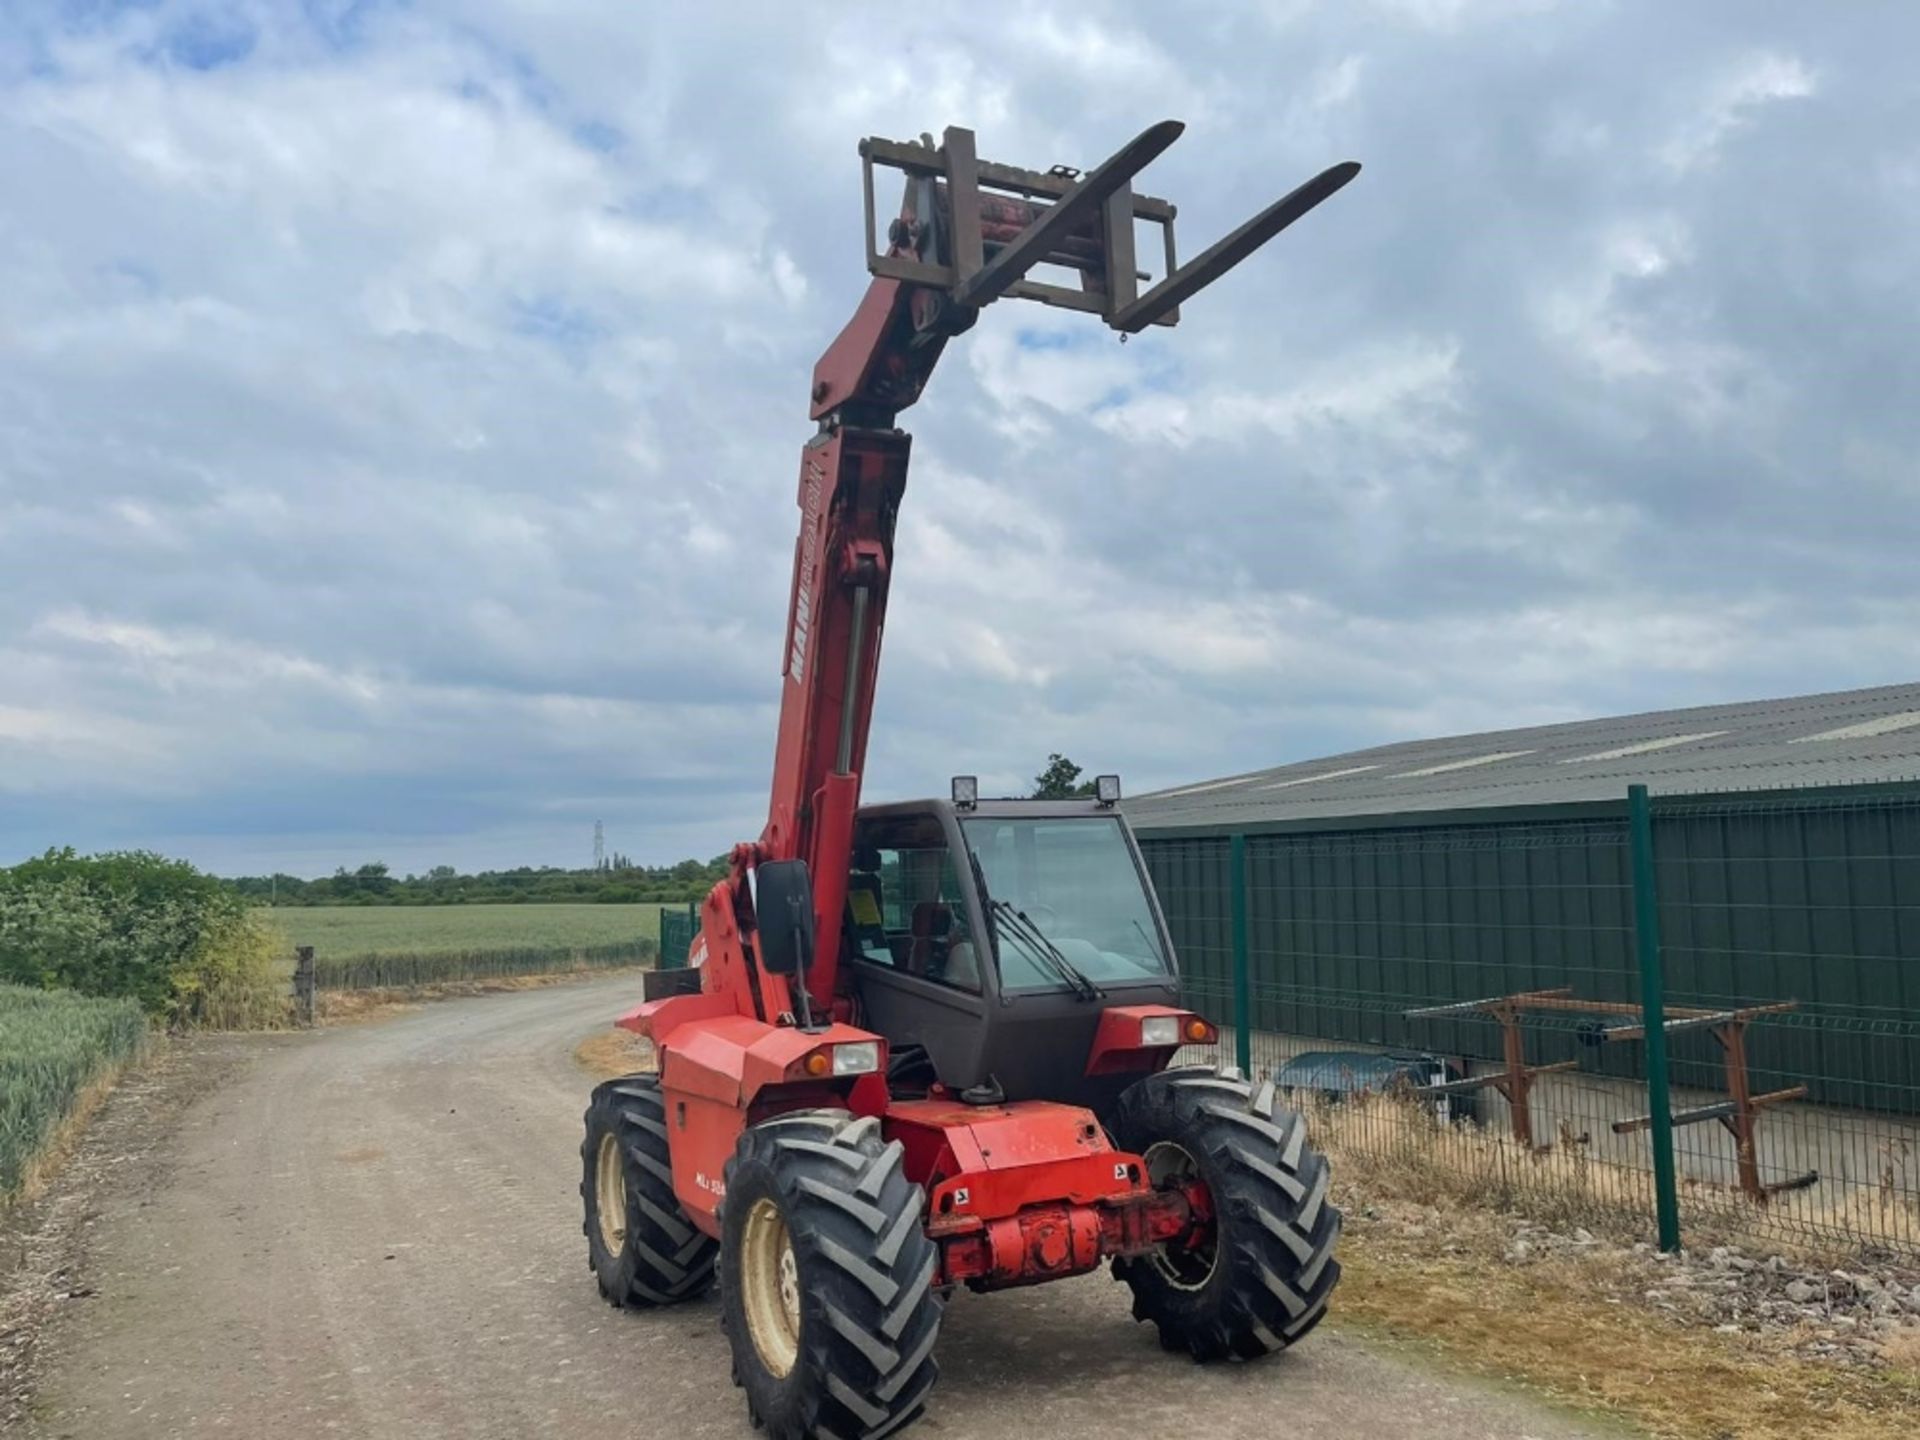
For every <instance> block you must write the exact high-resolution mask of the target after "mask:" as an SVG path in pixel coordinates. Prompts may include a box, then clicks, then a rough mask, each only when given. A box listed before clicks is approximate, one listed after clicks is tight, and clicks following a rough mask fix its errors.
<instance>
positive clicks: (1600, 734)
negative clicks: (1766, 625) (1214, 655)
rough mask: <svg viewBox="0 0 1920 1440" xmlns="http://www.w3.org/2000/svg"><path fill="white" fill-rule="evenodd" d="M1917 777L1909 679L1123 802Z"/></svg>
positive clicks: (1355, 807)
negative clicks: (1896, 683)
mask: <svg viewBox="0 0 1920 1440" xmlns="http://www.w3.org/2000/svg"><path fill="white" fill-rule="evenodd" d="M1916 776H1920V682H1917V683H1912V684H1906V685H1884V686H1880V687H1878V688H1876V689H1872V690H1843V691H1837V692H1835V693H1833V694H1828V695H1802V696H1798V697H1795V698H1792V699H1786V700H1752V701H1746V702H1744V703H1741V704H1737V705H1704V706H1700V707H1698V708H1696V709H1690V710H1661V711H1656V712H1653V713H1651V714H1645V715H1623V716H1618V717H1615V718H1611V719H1605V720H1576V721H1572V722H1570V723H1567V724H1561V725H1536V726H1532V727H1529V728H1528V729H1524V730H1498V731H1492V732H1489V733H1486V734H1481V735H1455V736H1451V737H1449V738H1447V739H1443V740H1414V741H1408V742H1405V743H1402V744H1398V745H1381V746H1377V747H1375V748H1374V749H1371V750H1355V751H1351V752H1349V753H1348V754H1345V755H1333V756H1328V757H1327V758H1325V759H1321V760H1304V761H1300V762H1298V763H1295V764H1291V765H1280V766H1276V767H1274V768H1272V769H1269V770H1256V771H1254V772H1252V773H1251V774H1247V775H1236V776H1231V777H1229V778H1226V779H1221V780H1206V781H1200V782H1197V783H1195V784H1192V785H1179V786H1175V787H1173V788H1172V789H1169V790H1159V791H1155V792H1153V793H1152V794H1147V795H1141V796H1138V797H1136V798H1134V799H1131V800H1128V801H1127V802H1125V806H1126V811H1127V817H1128V819H1130V820H1131V821H1132V822H1133V824H1134V825H1135V827H1136V828H1138V829H1141V830H1156V829H1166V828H1172V827H1189V826H1192V827H1202V828H1212V827H1227V826H1234V827H1238V826H1242V825H1264V824H1270V823H1274V822H1313V821H1328V822H1332V821H1338V820H1344V819H1349V818H1358V817H1379V816H1388V815H1399V814H1403V813H1414V812H1436V811H1454V810H1482V809H1503V810H1504V809H1509V808H1516V807H1528V806H1540V805H1564V804H1571V803H1578V802H1591V801H1601V800H1619V799H1621V798H1623V797H1624V795H1625V794H1626V788H1627V786H1628V785H1629V784H1631V783H1641V784H1645V785H1646V786H1647V787H1648V788H1649V789H1650V790H1652V791H1653V792H1654V793H1655V794H1663V793H1664V794H1673V793H1677V792H1693V791H1716V790H1776V789H1781V790H1784V789H1800V788H1803V787H1807V786H1823V785H1850V784H1858V783H1862V782H1869V781H1886V780H1906V779H1912V778H1914V777H1916Z"/></svg>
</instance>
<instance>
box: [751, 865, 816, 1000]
mask: <svg viewBox="0 0 1920 1440" xmlns="http://www.w3.org/2000/svg"><path fill="white" fill-rule="evenodd" d="M753 882H754V883H753V914H754V924H755V925H756V926H757V927H758V931H757V937H756V940H755V944H756V945H757V946H758V948H759V951H760V963H761V964H762V965H764V966H766V967H767V969H769V970H771V971H772V972H774V973H775V974H776V975H804V974H806V973H807V966H808V964H809V963H811V962H812V960H813V881H812V880H811V879H810V878H809V877H808V875H807V862H806V861H804V860H771V861H768V862H767V863H766V864H764V865H760V866H757V867H756V868H755V869H754V872H753Z"/></svg>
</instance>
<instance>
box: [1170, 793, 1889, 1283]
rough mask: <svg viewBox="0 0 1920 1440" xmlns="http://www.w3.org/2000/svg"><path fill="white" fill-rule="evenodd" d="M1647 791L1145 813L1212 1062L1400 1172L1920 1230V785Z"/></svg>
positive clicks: (1590, 1211) (1641, 1218) (1363, 1159)
mask: <svg viewBox="0 0 1920 1440" xmlns="http://www.w3.org/2000/svg"><path fill="white" fill-rule="evenodd" d="M1636 799H1637V802H1638V803H1637V804H1634V805H1630V804H1629V803H1627V800H1626V798H1625V797H1623V798H1622V801H1621V803H1620V804H1619V805H1618V806H1617V807H1606V806H1602V807H1589V808H1588V811H1587V812H1586V813H1584V814H1582V815H1581V816H1580V817H1579V818H1569V819H1564V820H1537V821H1527V822H1525V823H1517V822H1514V821H1512V820H1511V819H1508V820H1506V821H1503V822H1500V823H1490V822H1489V823H1445V824H1428V825H1421V824H1418V823H1417V817H1412V818H1411V819H1410V820H1409V821H1408V823H1395V824H1393V825H1391V826H1387V827H1379V826H1377V825H1376V827H1375V828H1359V827H1355V828H1350V829H1345V830H1340V829H1318V830H1313V831H1299V830H1295V831H1291V832H1288V831H1279V832H1275V833H1258V832H1256V833H1250V834H1246V835H1234V836H1230V837H1229V836H1165V837H1162V836H1155V835H1154V834H1153V833H1152V832H1151V831H1148V832H1145V833H1143V835H1142V837H1141V840H1142V849H1143V852H1144V853H1145V855H1146V857H1147V862H1148V865H1149V867H1150V868H1151V870H1152V872H1153V875H1154V880H1155V885H1156V888H1157V889H1158V891H1159V893H1160V897H1161V901H1162V904H1163V907H1164V908H1165V910H1166V913H1167V919H1168V923H1169V926H1170V927H1171V929H1172V931H1173V935H1174V940H1175V943H1176V946H1177V947H1178V949H1179V952H1180V957H1181V964H1182V970H1183V972H1184V974H1185V975H1186V977H1187V994H1188V997H1189V1000H1190V1002H1191V1003H1193V1004H1194V1005H1195V1007H1196V1008H1198V1009H1201V1010H1203V1011H1204V1012H1206V1013H1207V1014H1208V1015H1209V1017H1210V1018H1212V1019H1214V1020H1215V1021H1216V1022H1217V1023H1219V1024H1220V1026H1221V1031H1222V1034H1221V1041H1220V1046H1219V1050H1218V1053H1217V1055H1216V1056H1214V1057H1210V1058H1217V1059H1218V1060H1219V1061H1220V1062H1221V1063H1238V1064H1241V1065H1242V1066H1243V1067H1244V1068H1247V1069H1248V1070H1249V1071H1250V1072H1251V1073H1253V1074H1254V1075H1256V1076H1258V1077H1262V1078H1266V1077H1271V1078H1272V1079H1274V1080H1275V1081H1276V1082H1277V1083H1278V1084H1279V1085H1280V1086H1281V1087H1282V1088H1283V1089H1286V1090H1289V1091H1291V1093H1292V1095H1293V1098H1294V1100H1295V1103H1298V1104H1300V1105H1302V1106H1303V1107H1304V1108H1306V1109H1307V1110H1308V1111H1309V1113H1310V1114H1311V1116H1312V1118H1313V1121H1314V1123H1315V1125H1316V1127H1317V1128H1318V1131H1319V1138H1320V1141H1321V1143H1322V1144H1324V1145H1325V1146H1326V1147H1327V1148H1328V1149H1329V1150H1330V1151H1331V1152H1332V1153H1333V1154H1334V1155H1335V1156H1336V1157H1337V1159H1338V1160H1339V1161H1340V1162H1341V1164H1342V1173H1344V1174H1345V1175H1347V1176H1348V1177H1349V1178H1351V1179H1353V1180H1355V1181H1356V1182H1357V1183H1360V1184H1362V1185H1368V1186H1372V1187H1375V1188H1378V1189H1380V1190H1382V1191H1383V1193H1400V1194H1402V1195H1404V1196H1405V1197H1406V1198H1409V1199H1414V1200H1418V1201H1421V1202H1423V1203H1442V1202H1446V1201H1458V1202H1461V1203H1465V1202H1469V1201H1471V1202H1477V1203H1493V1204H1499V1205H1510V1206H1513V1207H1514V1208H1519V1209H1525V1210H1527V1211H1529V1212H1530V1213H1533V1214H1535V1215H1538V1216H1540V1217H1541V1218H1543V1219H1547V1220H1549V1221H1564V1222H1566V1223H1569V1224H1574V1223H1578V1224H1587V1225H1593V1226H1596V1227H1598V1226H1601V1225H1606V1226H1608V1227H1609V1228H1612V1229H1615V1230H1616V1231H1618V1230H1630V1231H1632V1232H1633V1233H1634V1234H1636V1235H1643V1236H1645V1238H1648V1239H1657V1240H1658V1241H1659V1242H1660V1243H1661V1244H1662V1245H1663V1246H1666V1247H1669V1248H1670V1247H1671V1246H1672V1245H1674V1244H1676V1243H1678V1239H1679V1235H1680V1232H1681V1230H1682V1229H1683V1228H1684V1229H1685V1230H1686V1231H1687V1232H1688V1235H1687V1238H1688V1240H1689V1242H1690V1243H1696V1244H1697V1243H1702V1242H1704V1241H1705V1240H1707V1239H1708V1236H1709V1232H1711V1235H1712V1236H1713V1237H1725V1238H1730V1239H1738V1238H1741V1236H1743V1235H1746V1234H1754V1235H1756V1236H1758V1237H1761V1238H1766V1237H1771V1238H1776V1239H1778V1238H1793V1239H1797V1240H1803V1241H1815V1242H1819V1243H1822V1244H1825V1245H1829V1246H1831V1247H1832V1248H1835V1249H1851V1250H1859V1249H1863V1248H1879V1249H1894V1250H1903V1251H1908V1252H1913V1251H1920V789H1916V788H1914V787H1906V788H1904V789H1888V788H1887V787H1879V788H1877V789H1876V791H1875V793H1873V794H1872V795H1868V794H1865V793H1861V794H1840V795H1838V796H1836V795H1834V794H1833V793H1832V792H1827V793H1826V794H1825V795H1823V796H1820V797H1815V796H1811V795H1801V796H1792V795H1788V796H1773V797H1751V796H1717V797H1696V796H1689V797H1681V798H1673V799H1665V798H1655V799H1653V800H1651V801H1647V800H1646V799H1645V797H1644V795H1641V796H1639V797H1636ZM1608 810H1611V812H1612V813H1601V812H1606V811H1608ZM1636 812H1637V813H1636ZM1636 821H1637V822H1638V826H1637V828H1638V830H1639V843H1638V845H1637V846H1636V843H1635V830H1636V824H1635V822H1636ZM1636 862H1638V863H1636ZM1636 872H1637V875H1636ZM1636 879H1637V880H1638V884H1637V885H1636ZM1236 901H1238V902H1239V903H1236ZM1236 962H1238V963H1236Z"/></svg>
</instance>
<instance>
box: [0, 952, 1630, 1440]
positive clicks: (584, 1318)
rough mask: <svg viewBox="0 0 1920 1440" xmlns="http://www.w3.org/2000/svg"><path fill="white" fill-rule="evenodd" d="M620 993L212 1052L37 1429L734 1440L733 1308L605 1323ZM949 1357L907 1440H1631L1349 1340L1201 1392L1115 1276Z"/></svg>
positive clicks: (611, 1317)
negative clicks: (599, 1257) (219, 1057)
mask: <svg viewBox="0 0 1920 1440" xmlns="http://www.w3.org/2000/svg"><path fill="white" fill-rule="evenodd" d="M632 991H633V982H632V979H631V977H624V976H623V977H615V978H611V979H603V980H594V981H589V982H583V983H580V984H575V985H567V986H561V987H556V988H552V989H545V990H531V991H526V992H522V993H518V994H508V995H495V996H485V997H479V998H475V999H470V1000H457V1001H448V1002H444V1003H440V1004H436V1005H431V1006H426V1007H423V1008H421V1009H418V1010H415V1011H411V1012H407V1013H403V1014H401V1015H398V1016H395V1017H393V1018H389V1019H385V1020H381V1021H376V1022H373V1023H368V1024H363V1025H357V1026H350V1027H341V1028H336V1029H330V1030H323V1031H320V1032H317V1033H313V1034H308V1035H298V1036H277V1037H259V1038H257V1039H251V1040H245V1041H241V1042H237V1043H239V1044H240V1045H242V1046H244V1047H246V1049H247V1051H248V1054H247V1056H246V1062H245V1063H244V1064H234V1063H231V1062H230V1061H228V1060H223V1067H224V1068H223V1069H222V1072H221V1081H222V1083H220V1084H218V1085H217V1086H215V1087H214V1088H212V1089H211V1090H210V1092H209V1093H206V1094H204V1095H202V1096H200V1097H199V1098H198V1099H196V1100H194V1101H193V1102H192V1103H191V1104H189V1105H187V1106H185V1108H184V1111H183V1113H180V1114H179V1115H178V1116H177V1117H174V1118H170V1119H169V1120H168V1122H167V1123H168V1126H169V1132H168V1133H167V1134H165V1135H163V1136H160V1137H156V1138H155V1139H154V1143H152V1144H151V1145H150V1146H148V1147H146V1149H147V1152H148V1153H146V1154H143V1155H136V1156H133V1157H131V1158H130V1159H129V1160H128V1162H127V1164H126V1165H125V1166H122V1167H119V1169H120V1171H121V1172H124V1173H116V1171H115V1167H112V1166H95V1167H93V1168H94V1170H95V1171H96V1172H97V1173H96V1174H94V1175H90V1176H88V1177H86V1183H88V1184H89V1185H90V1186H91V1187H92V1191H93V1193H92V1197H91V1203H92V1205H93V1206H94V1207H95V1211H96V1212H97V1213H93V1214H92V1221H91V1223H90V1224H89V1225H88V1227H87V1234H88V1239H87V1246H86V1252H87V1253H86V1256H85V1260H84V1264H83V1265H82V1267H81V1268H82V1269H83V1271H84V1277H83V1278H84V1282H85V1283H84V1285H83V1286H81V1287H80V1288H82V1289H84V1290H87V1291H91V1292H92V1293H91V1294H90V1295H89V1296H88V1298H85V1299H84V1300H76V1301H73V1302H69V1303H67V1304H66V1305H64V1306H63V1307H61V1308H60V1310H59V1312H58V1314H57V1316H56V1317H55V1318H53V1319H51V1320H49V1321H48V1322H47V1326H46V1330H45V1333H44V1334H43V1335H41V1337H40V1340H41V1343H40V1345H39V1347H38V1349H39V1359H38V1362H37V1368H38V1370H39V1372H40V1378H39V1382H38V1386H37V1391H36V1394H35V1396H34V1400H33V1404H32V1411H31V1413H32V1416H33V1418H32V1419H30V1420H28V1421H27V1422H26V1425H25V1431H26V1433H27V1434H28V1435H30V1436H34V1437H39V1440H53V1437H61V1440H80V1437H86V1440H121V1437H135V1436H138V1437H143V1440H145V1437H157V1436H164V1437H172V1436H206V1435H232V1436H242V1437H253V1436H265V1435H272V1436H274V1437H275V1440H308V1437H322V1436H325V1437H340V1436H346V1437H367V1440H440V1437H446V1440H454V1437H488V1440H492V1437H499V1440H527V1437H536V1436H538V1437H571V1436H582V1437H584V1436H589V1435H591V1436H593V1437H595V1440H617V1437H621V1436H634V1437H645V1436H673V1437H676V1440H677V1437H688V1440H693V1437H706V1436H715V1437H727V1440H744V1437H746V1436H748V1435H750V1434H751V1433H753V1432H751V1431H750V1430H749V1429H748V1427H747V1424H746V1415H745V1407H744V1406H743V1404H742V1403H741V1402H740V1399H739V1393H738V1392H737V1391H736V1390H734V1389H733V1387H732V1386H731V1385H730V1384H729V1383H728V1380H727V1369H728V1366H727V1355H726V1349H725V1346H724V1344H723V1342H722V1340H721V1336H720V1332H719V1328H718V1324H717V1320H716V1316H717V1309H716V1307H715V1303H714V1302H713V1300H711V1299H707V1300H703V1301H700V1302H697V1303H695V1304H692V1305H690V1306H687V1307H684V1308H681V1309H679V1310H675V1311H667V1312H656V1313H651V1314H632V1313H628V1314H622V1313H617V1312H615V1311H613V1310H611V1309H609V1308H608V1307H607V1306H606V1305H605V1304H603V1303H602V1302H601V1300H600V1299H599V1297H598V1295H597V1294H596V1292H595V1289H594V1285H593V1281H592V1279H591V1277H590V1276H589V1274H588V1272H587V1268H586V1263H585V1243H584V1241H583V1240H582V1239H581V1236H580V1215H579V1201H578V1197H577V1195H576V1186H577V1184H578V1180H579V1160H578V1155H577V1150H576V1147H577V1145H578V1143H579V1142H578V1127H579V1118H580V1112H581V1110H582V1108H583V1107H584V1103H585V1099H586V1094H587V1091H588V1089H589V1088H590V1084H591V1081H590V1079H589V1077H587V1076H586V1075H585V1074H583V1073H582V1072H581V1070H580V1069H579V1068H578V1067H577V1066H576V1064H575V1063H574V1060H573V1058H572V1057H573V1050H574V1047H575V1045H576V1044H577V1043H578V1042H579V1041H580V1040H582V1039H583V1038H585V1037H586V1036H588V1035H590V1034H592V1033H593V1032H594V1031H596V1030H598V1029H600V1028H601V1027H603V1026H605V1024H606V1023H607V1021H608V1020H609V1019H610V1017H611V1016H612V1015H613V1014H615V1013H617V1011H618V1010H619V1009H621V1008H623V1007H624V1005H626V1004H628V1003H631V1000H632ZM221 1043H222V1044H223V1045H224V1046H225V1047H227V1049H229V1050H230V1049H231V1047H232V1046H233V1045H234V1044H235V1043H236V1042H233V1041H230V1040H229V1041H225V1042H221ZM113 1103H114V1102H110V1104H109V1106H108V1109H109V1111H111V1110H112V1108H113ZM111 1123H112V1117H111V1116H107V1117H103V1121H102V1124H103V1125H110V1124H111ZM69 1198H70V1199H71V1197H69ZM1335 1306H1336V1316H1337V1307H1338V1300H1337V1298H1336V1301H1335ZM939 1355H940V1361H941V1368H942V1376H941V1380H940V1384H939V1387H938V1388H937V1389H936V1390H935V1391H934V1394H933V1400H932V1405H931V1408H930V1410H929V1412H928V1415H927V1417H926V1418H925V1419H924V1420H922V1421H921V1422H920V1424H919V1425H918V1426H916V1427H915V1428H914V1429H912V1430H911V1431H909V1432H908V1433H909V1434H911V1435H913V1436H926V1437H929V1440H931V1437H934V1436H947V1437H957V1436H981V1437H988V1436H1005V1435H1013V1434H1026V1435H1044V1436H1045V1437H1047V1440H1077V1437H1089V1440H1091V1437H1096V1436H1097V1437H1107V1436H1111V1435H1114V1434H1119V1433H1133V1434H1139V1435H1145V1436H1159V1435H1175V1434H1198V1435H1204V1436H1206V1437H1208V1440H1238V1437H1247V1440H1253V1437H1256V1436H1258V1437H1262V1440H1266V1437H1271V1436H1275V1435H1294V1436H1305V1437H1311V1436H1328V1437H1332V1436H1356V1435H1365V1436H1369V1437H1377V1440H1393V1437H1401V1436H1405V1437H1408V1440H1413V1437H1419V1440H1505V1437H1511V1440H1521V1437H1532V1440H1573V1437H1582V1436H1591V1437H1601V1436H1615V1435H1617V1434H1618V1433H1619V1432H1617V1431H1615V1430H1613V1429H1610V1428H1608V1427H1605V1426H1600V1425H1596V1424H1594V1423H1591V1422H1587V1421H1585V1420H1582V1419H1579V1418H1577V1417H1569V1416H1567V1415H1566V1414H1564V1413H1562V1412H1560V1411H1557V1410H1554V1409H1551V1408H1548V1407H1544V1406H1541V1405H1539V1404H1537V1403H1535V1402H1533V1401H1531V1400H1530V1399H1528V1398H1526V1397H1523V1396H1518V1395H1514V1394H1510V1393H1507V1392H1504V1391H1500V1390H1497V1389H1493V1388H1490V1387H1488V1386H1486V1385H1484V1384H1482V1383H1480V1382H1477V1381H1473V1380H1467V1379H1462V1378H1460V1377H1457V1376H1453V1375H1449V1374H1447V1373H1445V1372H1441V1371H1437V1370H1433V1369H1431V1368H1428V1367H1427V1364H1426V1362H1424V1361H1421V1360H1419V1359H1416V1358H1409V1357H1408V1356H1406V1355H1404V1354H1401V1353H1397V1352H1395V1351H1392V1350H1390V1349H1388V1348H1384V1347H1382V1346H1380V1345H1378V1344H1375V1343H1372V1342H1366V1341H1363V1340H1361V1339H1359V1338H1356V1337H1354V1336H1352V1335H1347V1334H1342V1333H1340V1331H1339V1330H1338V1328H1337V1325H1329V1326H1326V1327H1323V1328H1322V1329H1321V1330H1320V1331H1319V1332H1318V1333H1316V1334H1315V1335H1314V1337H1313V1338H1312V1339H1311V1340H1310V1341H1308V1342H1307V1343H1306V1344H1304V1345H1303V1346H1301V1348H1300V1349H1299V1350H1298V1351H1295V1352H1292V1353H1289V1354H1287V1355H1284V1356H1281V1357H1279V1358H1277V1359H1274V1360H1271V1361H1267V1362H1264V1363H1261V1364H1257V1365H1247V1366H1240V1365H1235V1366H1212V1367H1207V1368H1204V1369H1203V1368H1201V1367H1198V1366H1195V1365H1193V1364H1192V1363H1190V1362H1188V1361H1186V1360H1184V1359H1181V1358H1179V1357H1175V1356H1169V1355H1165V1354H1163V1353H1162V1352H1161V1351H1160V1349H1159V1346H1158V1344H1157V1342H1156V1340H1155V1338H1154V1335H1153V1333H1152V1332H1151V1330H1150V1328H1149V1327H1146V1326H1140V1325H1135V1324H1134V1323H1133V1322H1132V1321H1131V1319H1130V1317H1129V1314H1128V1305H1127V1296H1126V1293H1125V1289H1124V1287H1122V1286H1118V1285H1114V1284H1111V1283H1109V1282H1108V1281H1107V1280H1106V1279H1105V1278H1104V1277H1103V1276H1094V1277H1088V1278H1086V1279H1082V1280H1075V1281H1067V1282H1063V1283H1060V1284H1055V1285H1045V1286H1041V1287H1038V1288H1036V1289H1033V1290H1025V1291H1017V1292H1013V1293H1010V1294H1005V1295H996V1296H973V1295H969V1294H965V1293H962V1294H960V1295H959V1296H957V1297H956V1299H955V1301H954V1303H953V1304H952V1305H951V1306H950V1307H949V1309H948V1312H947V1321H946V1325H945V1329H944V1333H943V1336H942V1339H941V1345H940V1351H939Z"/></svg>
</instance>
